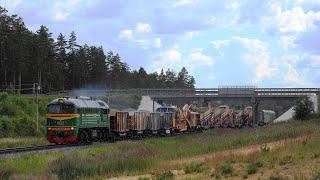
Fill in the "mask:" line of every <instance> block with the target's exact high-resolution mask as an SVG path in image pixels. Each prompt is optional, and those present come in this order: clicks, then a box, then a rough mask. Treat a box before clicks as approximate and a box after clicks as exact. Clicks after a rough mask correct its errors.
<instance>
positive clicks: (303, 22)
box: [262, 4, 320, 33]
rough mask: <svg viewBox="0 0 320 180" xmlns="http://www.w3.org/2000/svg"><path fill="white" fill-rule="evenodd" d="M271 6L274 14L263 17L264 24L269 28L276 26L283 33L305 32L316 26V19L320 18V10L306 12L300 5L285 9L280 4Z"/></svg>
mask: <svg viewBox="0 0 320 180" xmlns="http://www.w3.org/2000/svg"><path fill="white" fill-rule="evenodd" d="M270 8H271V9H272V10H273V14H274V16H269V17H265V18H263V20H262V23H263V26H264V27H265V28H267V29H268V28H269V29H273V28H276V29H277V31H279V32H281V33H299V32H304V31H306V30H308V29H310V28H313V27H314V24H313V23H314V21H316V20H320V12H314V11H311V10H310V11H307V12H304V10H303V9H302V8H301V7H299V6H298V7H293V8H292V9H289V10H284V11H283V10H282V8H281V5H280V4H272V5H271V7H270Z"/></svg>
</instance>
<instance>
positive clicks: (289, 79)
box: [284, 64, 303, 84]
mask: <svg viewBox="0 0 320 180" xmlns="http://www.w3.org/2000/svg"><path fill="white" fill-rule="evenodd" d="M284 81H285V82H286V83H298V84H301V83H302V82H303V80H302V79H301V78H300V75H299V73H298V72H297V70H296V69H294V68H293V67H292V65H290V64H288V71H287V74H286V75H285V77H284Z"/></svg>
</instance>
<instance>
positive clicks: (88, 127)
mask: <svg viewBox="0 0 320 180" xmlns="http://www.w3.org/2000/svg"><path fill="white" fill-rule="evenodd" d="M47 109H48V112H47V122H46V123H47V124H46V125H47V127H46V128H47V140H48V141H49V142H51V143H55V144H74V143H89V142H93V141H110V140H116V139H126V138H142V137H146V136H155V135H158V136H169V135H176V134H180V133H185V132H201V131H203V130H206V129H209V128H214V127H217V126H218V127H243V126H247V125H249V123H250V118H251V119H252V108H251V111H250V107H248V108H246V109H245V110H244V111H243V112H242V114H241V115H240V116H238V114H237V113H235V112H234V111H233V110H232V109H230V108H229V107H228V106H219V107H218V108H216V109H211V108H209V110H207V111H206V112H204V113H198V112H195V111H194V110H193V108H192V107H191V106H189V105H185V106H183V107H182V108H175V107H172V106H163V107H160V108H158V109H156V111H155V112H147V111H110V108H109V106H108V104H107V103H106V102H104V101H102V100H99V99H94V98H89V97H81V96H80V97H75V98H71V97H63V98H58V99H55V100H53V101H52V102H51V103H50V104H49V105H48V108H47Z"/></svg>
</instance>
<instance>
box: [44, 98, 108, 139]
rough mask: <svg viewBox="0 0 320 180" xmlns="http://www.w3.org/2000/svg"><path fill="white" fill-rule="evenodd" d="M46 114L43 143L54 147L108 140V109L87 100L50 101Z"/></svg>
mask: <svg viewBox="0 0 320 180" xmlns="http://www.w3.org/2000/svg"><path fill="white" fill-rule="evenodd" d="M47 109H48V111H47V122H46V123H47V124H46V127H47V139H48V141H49V142H51V143H55V144H71V143H77V142H91V141H98V140H99V141H102V140H107V139H108V137H109V136H110V119H109V106H108V104H107V103H105V102H104V101H102V100H97V99H93V98H88V97H76V98H70V97H63V98H59V99H55V100H53V101H52V102H51V103H50V104H49V105H48V108H47Z"/></svg>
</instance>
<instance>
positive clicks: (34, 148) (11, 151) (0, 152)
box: [0, 144, 89, 155]
mask: <svg viewBox="0 0 320 180" xmlns="http://www.w3.org/2000/svg"><path fill="white" fill-rule="evenodd" d="M86 145H89V144H74V145H69V144H67V145H53V144H50V145H43V146H28V147H17V148H6V149H0V155H5V154H17V153H24V152H33V151H43V150H51V149H61V148H68V147H77V146H86Z"/></svg>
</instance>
